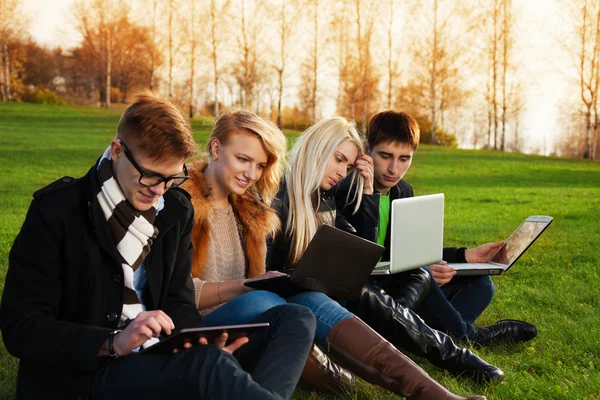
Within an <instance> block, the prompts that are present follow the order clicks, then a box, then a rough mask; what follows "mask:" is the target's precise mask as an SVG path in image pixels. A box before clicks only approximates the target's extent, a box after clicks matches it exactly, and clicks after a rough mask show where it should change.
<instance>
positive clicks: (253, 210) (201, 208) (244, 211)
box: [183, 162, 280, 278]
mask: <svg viewBox="0 0 600 400" xmlns="http://www.w3.org/2000/svg"><path fill="white" fill-rule="evenodd" d="M206 165H207V164H206V163H205V162H197V163H194V164H192V165H190V166H189V168H188V172H189V176H190V179H189V180H187V181H186V182H185V183H184V185H183V188H184V189H185V190H187V192H188V193H189V194H190V195H191V196H192V205H193V206H194V228H193V230H192V244H193V245H194V251H193V256H192V276H193V277H201V276H202V274H203V272H204V267H205V265H206V259H207V257H208V246H209V240H210V233H209V232H210V231H209V225H208V224H209V222H208V217H209V215H210V212H211V210H212V205H211V203H210V201H209V200H208V196H210V191H211V188H210V186H209V185H208V182H207V181H206V179H205V178H204V173H203V171H204V169H205V168H206ZM229 201H230V203H231V206H232V208H233V212H234V214H235V216H236V219H237V222H238V226H239V227H240V238H241V240H242V247H243V248H244V252H245V255H246V276H247V277H248V278H253V277H255V276H258V275H261V274H263V273H264V272H265V257H266V253H265V252H266V242H267V238H268V237H270V236H271V237H272V236H275V234H276V233H277V231H278V230H279V227H280V222H279V218H278V217H277V214H276V212H275V211H274V210H273V209H272V208H271V207H269V206H267V205H266V204H264V203H263V202H262V201H261V200H260V198H259V196H258V194H257V193H256V192H255V191H254V190H253V189H252V188H251V189H248V190H247V191H246V192H245V193H244V194H243V195H241V196H238V195H235V194H232V195H230V196H229Z"/></svg>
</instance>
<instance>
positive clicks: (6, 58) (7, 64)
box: [3, 42, 12, 101]
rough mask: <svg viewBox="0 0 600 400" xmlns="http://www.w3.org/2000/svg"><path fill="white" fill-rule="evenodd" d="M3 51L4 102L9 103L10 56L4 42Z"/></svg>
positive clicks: (10, 98) (10, 96)
mask: <svg viewBox="0 0 600 400" xmlns="http://www.w3.org/2000/svg"><path fill="white" fill-rule="evenodd" d="M3 48H4V49H3V50H4V98H5V101H11V100H12V95H11V93H10V54H9V53H8V46H7V45H6V42H4V43H3Z"/></svg>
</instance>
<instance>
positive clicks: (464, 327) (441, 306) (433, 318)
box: [415, 267, 477, 340]
mask: <svg viewBox="0 0 600 400" xmlns="http://www.w3.org/2000/svg"><path fill="white" fill-rule="evenodd" d="M424 268H425V270H427V272H429V274H430V275H431V270H430V269H429V268H427V267H424ZM415 311H416V313H417V314H418V315H419V316H420V317H421V318H423V321H425V323H426V324H427V325H429V326H430V327H432V328H434V329H437V330H439V331H442V332H446V333H447V334H449V335H451V336H454V337H455V338H457V339H459V340H465V339H474V338H475V334H476V333H477V330H476V328H475V326H474V325H473V323H472V322H468V321H465V320H464V319H463V317H462V315H461V314H460V313H459V312H458V311H457V310H456V309H455V308H454V306H453V305H452V304H451V303H450V301H448V299H447V298H446V295H445V294H444V292H443V291H442V288H441V287H439V286H438V284H437V283H436V282H435V280H434V279H433V275H431V287H430V288H429V294H428V295H427V297H425V300H423V303H421V306H420V307H419V308H418V309H417V310H415Z"/></svg>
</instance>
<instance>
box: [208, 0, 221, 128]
mask: <svg viewBox="0 0 600 400" xmlns="http://www.w3.org/2000/svg"><path fill="white" fill-rule="evenodd" d="M216 19H217V11H216V4H215V0H211V1H210V37H211V43H212V59H213V75H214V86H215V95H214V102H215V117H217V116H218V115H219V70H218V63H217V54H218V45H219V44H218V41H217V31H216V29H217V21H216Z"/></svg>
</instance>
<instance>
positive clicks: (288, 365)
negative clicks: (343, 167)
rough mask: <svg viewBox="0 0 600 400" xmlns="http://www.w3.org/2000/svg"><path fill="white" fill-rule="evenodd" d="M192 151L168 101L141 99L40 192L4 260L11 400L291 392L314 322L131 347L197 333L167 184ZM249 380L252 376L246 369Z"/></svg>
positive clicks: (301, 311)
mask: <svg viewBox="0 0 600 400" xmlns="http://www.w3.org/2000/svg"><path fill="white" fill-rule="evenodd" d="M195 153H196V143H195V142H194V140H193V137H192V132H191V129H190V127H189V125H188V124H187V122H186V121H185V119H184V117H183V116H182V115H181V113H180V112H179V111H178V110H177V109H176V108H175V107H174V106H173V105H171V104H169V103H168V102H166V101H163V100H160V99H157V98H155V97H153V96H152V95H148V94H146V95H140V96H138V97H137V98H136V101H135V102H134V103H133V104H132V105H131V106H130V107H128V108H127V110H125V112H124V113H123V115H122V117H121V120H120V121H119V125H118V127H117V134H116V138H115V139H114V140H112V141H111V143H110V146H109V147H108V148H107V149H106V151H105V153H104V154H103V155H102V157H101V158H100V159H99V161H98V162H97V163H96V165H94V166H93V167H92V168H91V169H90V170H89V172H88V173H87V175H85V176H84V177H82V178H80V179H73V178H68V177H65V178H62V179H61V180H58V181H56V182H54V183H53V184H51V185H49V186H47V187H45V188H43V189H41V190H39V191H37V192H36V193H35V194H34V199H33V201H32V203H31V206H30V208H29V211H28V213H27V217H26V219H25V222H24V223H23V226H22V228H21V231H20V233H19V234H18V236H17V237H16V239H15V242H14V244H13V247H12V249H11V252H10V256H9V268H8V273H7V277H6V283H5V289H4V293H3V296H2V304H1V308H0V327H1V328H2V336H3V340H4V343H5V345H6V348H7V349H8V351H9V352H10V353H11V354H13V355H14V356H16V357H18V358H20V365H19V373H18V378H17V398H18V399H38V398H44V399H68V398H71V399H87V398H95V399H102V398H108V399H119V398H123V399H125V398H144V399H162V398H165V396H168V397H169V398H170V397H173V398H179V399H186V398H190V399H192V398H194V399H208V398H219V399H221V398H260V399H264V398H267V399H271V398H272V399H276V398H289V397H291V395H292V393H293V391H294V388H295V386H296V383H297V381H298V379H299V377H300V373H301V372H302V367H303V366H304V362H305V360H306V357H307V355H308V351H309V348H310V346H311V345H312V342H313V338H314V329H315V321H314V316H313V315H312V313H311V312H310V311H309V310H308V309H306V308H303V307H299V306H293V305H290V306H287V305H286V306H281V307H276V308H274V309H272V310H270V311H269V312H267V313H265V314H263V315H261V316H259V317H257V319H256V321H255V322H269V323H270V324H271V325H270V327H269V328H267V329H264V330H262V331H260V332H258V333H255V334H253V335H250V337H249V338H241V339H238V340H236V341H235V342H233V343H232V344H230V345H228V346H225V341H226V339H227V336H226V334H224V335H222V336H221V337H220V338H219V339H218V340H217V341H216V342H215V343H214V344H211V345H207V344H206V340H205V339H202V340H201V342H200V343H201V344H197V345H194V346H192V345H191V344H186V345H185V346H184V348H182V349H177V350H178V351H176V352H174V353H170V354H159V355H146V354H139V353H138V352H139V350H140V349H143V348H145V347H148V346H149V345H152V344H154V343H155V342H156V341H158V338H157V337H158V336H160V335H164V334H166V335H168V334H170V333H171V332H173V331H174V330H179V329H183V328H189V327H198V326H201V325H202V320H201V317H200V314H199V313H198V310H197V308H196V306H195V304H194V289H193V285H192V280H191V278H190V268H191V257H192V256H191V254H192V246H191V243H190V235H191V232H192V223H193V208H192V206H191V203H190V199H189V195H188V194H187V193H186V192H184V191H183V190H181V189H179V188H177V186H179V185H180V184H181V183H183V181H185V180H186V179H187V170H186V167H185V164H184V162H185V160H186V159H187V158H188V157H190V156H192V155H194V154H195ZM242 368H244V370H245V371H251V374H249V373H247V372H245V371H244V370H242Z"/></svg>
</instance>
